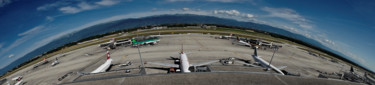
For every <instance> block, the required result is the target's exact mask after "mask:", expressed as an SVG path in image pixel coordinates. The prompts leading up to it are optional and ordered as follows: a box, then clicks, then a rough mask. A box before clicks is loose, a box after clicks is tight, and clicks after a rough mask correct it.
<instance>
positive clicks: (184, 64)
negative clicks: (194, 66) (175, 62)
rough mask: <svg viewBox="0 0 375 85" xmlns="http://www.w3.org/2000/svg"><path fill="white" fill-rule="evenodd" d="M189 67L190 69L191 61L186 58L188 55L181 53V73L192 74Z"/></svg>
mask: <svg viewBox="0 0 375 85" xmlns="http://www.w3.org/2000/svg"><path fill="white" fill-rule="evenodd" d="M189 67H190V64H189V60H188V58H187V56H186V53H184V52H181V53H180V69H181V71H182V72H183V73H190V70H189Z"/></svg>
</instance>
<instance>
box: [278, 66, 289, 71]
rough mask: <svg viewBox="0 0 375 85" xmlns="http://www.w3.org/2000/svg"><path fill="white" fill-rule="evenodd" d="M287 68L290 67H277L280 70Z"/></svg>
mask: <svg viewBox="0 0 375 85" xmlns="http://www.w3.org/2000/svg"><path fill="white" fill-rule="evenodd" d="M286 67H288V66H279V67H277V68H278V69H280V70H281V69H284V68H286Z"/></svg>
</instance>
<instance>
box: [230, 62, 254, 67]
mask: <svg viewBox="0 0 375 85" xmlns="http://www.w3.org/2000/svg"><path fill="white" fill-rule="evenodd" d="M235 63H241V64H243V65H246V66H250V67H260V66H258V65H254V64H251V63H246V62H243V61H238V62H235Z"/></svg>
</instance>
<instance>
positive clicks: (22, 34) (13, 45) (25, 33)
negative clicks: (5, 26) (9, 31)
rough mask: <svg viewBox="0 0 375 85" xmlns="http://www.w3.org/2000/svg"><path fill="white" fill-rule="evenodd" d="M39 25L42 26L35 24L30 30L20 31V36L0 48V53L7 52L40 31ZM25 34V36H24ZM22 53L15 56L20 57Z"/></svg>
mask: <svg viewBox="0 0 375 85" xmlns="http://www.w3.org/2000/svg"><path fill="white" fill-rule="evenodd" d="M40 27H44V26H41V25H40V26H36V27H34V28H32V29H31V30H28V31H26V32H23V33H20V34H19V35H20V36H22V37H21V38H19V39H17V40H15V41H14V42H13V43H11V44H10V45H9V46H7V47H5V48H1V49H0V55H4V54H5V53H7V52H9V51H10V50H12V49H14V48H15V47H17V46H19V45H21V44H22V43H24V42H26V41H27V40H29V39H31V38H33V37H34V36H35V35H36V34H38V33H40V32H42V31H43V30H41V28H40ZM24 35H26V36H24ZM22 56H23V55H19V56H17V58H19V57H22Z"/></svg>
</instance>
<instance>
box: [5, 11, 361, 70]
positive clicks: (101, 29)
mask: <svg viewBox="0 0 375 85" xmlns="http://www.w3.org/2000/svg"><path fill="white" fill-rule="evenodd" d="M179 23H186V24H219V25H226V26H236V27H242V28H248V29H255V30H261V31H265V32H269V33H275V34H278V35H283V36H286V37H288V38H291V39H295V40H296V41H298V42H301V43H304V44H305V45H309V46H310V47H313V48H317V49H319V50H322V51H324V52H326V53H327V52H328V54H331V55H333V56H335V57H339V58H340V59H344V60H346V61H348V62H350V63H353V62H352V61H350V60H348V59H347V58H345V57H342V56H344V55H343V54H341V53H339V52H337V51H334V50H332V49H329V48H328V47H325V46H323V45H322V44H320V43H319V42H317V41H315V40H312V39H309V38H306V37H304V36H302V35H298V34H294V33H291V32H289V31H286V30H283V29H280V28H276V27H272V26H268V25H263V24H257V23H252V22H240V21H236V20H232V19H223V18H217V17H212V16H201V15H191V14H176V15H158V16H149V17H143V18H137V19H123V20H117V21H112V22H107V23H102V24H98V25H94V26H91V27H88V28H85V29H83V30H80V31H77V32H74V33H70V34H68V35H66V36H64V37H61V38H59V39H56V40H54V41H52V42H51V43H49V44H47V45H45V46H42V47H40V48H38V49H36V50H34V51H32V52H30V53H28V54H27V55H25V56H24V57H23V58H20V59H18V60H16V61H15V62H13V63H11V64H10V65H9V66H7V67H6V68H4V69H1V70H0V74H3V73H5V72H7V71H8V70H10V69H12V68H14V67H16V66H18V65H20V64H21V63H23V62H26V61H28V60H30V59H32V58H33V57H35V56H38V55H40V54H43V53H44V52H47V51H49V50H53V49H55V48H57V47H60V46H63V45H65V44H67V43H71V42H75V41H78V40H81V39H84V38H87V37H90V36H94V35H99V34H103V33H108V32H113V31H117V30H124V29H129V28H134V27H141V26H147V25H161V24H179ZM353 64H355V63H353ZM355 65H357V64H355Z"/></svg>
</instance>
